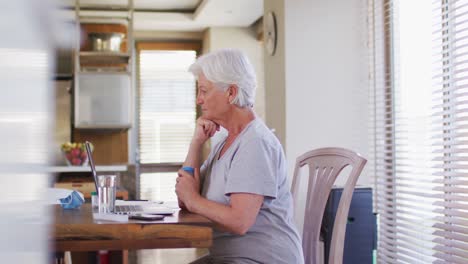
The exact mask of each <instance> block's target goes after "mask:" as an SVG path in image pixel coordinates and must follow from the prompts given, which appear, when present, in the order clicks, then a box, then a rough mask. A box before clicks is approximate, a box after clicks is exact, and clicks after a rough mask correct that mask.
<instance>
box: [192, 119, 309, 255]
mask: <svg viewBox="0 0 468 264" xmlns="http://www.w3.org/2000/svg"><path fill="white" fill-rule="evenodd" d="M224 142H225V139H224V140H222V141H221V142H220V143H219V144H217V145H216V146H214V148H213V149H212V151H211V153H210V155H209V156H208V159H207V160H206V161H205V163H204V164H203V165H202V167H201V176H202V177H203V179H204V180H203V189H202V195H203V196H204V197H206V198H207V199H209V200H212V201H216V202H218V203H222V204H229V202H230V194H231V193H253V194H259V195H263V196H264V197H265V198H264V202H263V204H262V206H261V208H260V211H259V213H258V216H257V219H256V221H255V223H254V225H253V226H252V227H251V228H250V229H249V230H248V231H247V233H246V234H245V235H243V236H240V235H235V234H231V233H227V232H220V231H216V230H215V231H214V234H213V246H212V247H211V248H210V259H211V261H214V262H215V263H288V264H291V263H303V262H304V261H303V255H302V246H301V238H300V236H299V233H298V232H297V229H296V227H295V224H294V220H293V203H292V197H291V193H290V192H289V189H288V184H287V168H286V161H285V157H284V153H283V149H282V147H281V144H280V143H279V141H278V139H277V138H276V137H275V136H274V135H273V133H272V132H271V131H270V130H269V129H268V128H267V127H266V125H265V124H264V123H263V122H262V121H261V120H259V119H258V118H257V119H255V120H253V121H252V122H250V123H249V124H248V125H247V126H246V127H245V128H244V130H243V131H242V132H241V133H240V134H239V135H238V136H237V138H236V139H235V141H234V143H233V144H232V145H231V146H230V147H229V149H228V150H227V151H226V152H225V153H224V154H223V156H222V157H221V158H219V152H220V150H221V148H222V146H223V145H224Z"/></svg>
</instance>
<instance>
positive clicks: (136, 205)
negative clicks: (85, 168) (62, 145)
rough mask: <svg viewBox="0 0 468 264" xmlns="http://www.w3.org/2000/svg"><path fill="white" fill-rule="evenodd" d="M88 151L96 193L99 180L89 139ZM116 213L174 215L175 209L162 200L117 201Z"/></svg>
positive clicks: (86, 143)
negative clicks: (163, 203) (164, 203)
mask: <svg viewBox="0 0 468 264" xmlns="http://www.w3.org/2000/svg"><path fill="white" fill-rule="evenodd" d="M85 147H86V152H87V154H88V162H89V166H90V167H91V172H92V173H93V179H94V186H95V188H96V193H97V192H98V181H97V173H96V167H95V166H94V160H93V156H92V152H91V143H89V142H88V141H86V142H85ZM113 213H115V214H124V215H132V214H159V215H172V214H173V213H174V209H173V208H170V207H166V206H162V205H161V202H151V201H122V200H116V201H115V210H114V212H113Z"/></svg>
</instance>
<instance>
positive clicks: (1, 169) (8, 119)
mask: <svg viewBox="0 0 468 264" xmlns="http://www.w3.org/2000/svg"><path fill="white" fill-rule="evenodd" d="M2 3H3V6H2V8H1V9H0V36H1V37H0V82H1V84H2V85H1V88H0V89H1V93H2V96H0V145H1V146H2V151H0V186H2V191H1V192H0V233H1V234H2V236H1V237H0V256H1V258H2V263H39V264H40V263H51V261H50V256H51V254H49V250H50V249H49V248H48V245H49V244H50V243H49V241H48V240H49V236H50V235H49V232H50V230H49V229H50V223H51V221H52V217H51V216H52V215H51V213H52V212H53V211H49V210H48V207H47V205H46V203H45V198H46V191H47V188H46V187H47V186H48V185H49V183H50V175H49V173H47V166H49V165H51V153H52V152H51V151H52V148H51V146H52V143H51V142H52V138H53V133H54V122H55V120H54V116H55V115H54V112H53V111H54V110H53V106H54V101H53V100H54V98H55V97H54V96H55V95H54V89H53V86H52V77H51V76H52V72H53V69H54V65H53V62H54V58H53V54H54V49H55V48H56V47H57V46H59V45H61V46H62V47H63V46H67V45H69V44H70V43H71V42H69V41H66V40H64V39H61V37H60V36H62V34H61V33H62V30H63V29H61V25H62V21H60V20H59V19H57V16H56V14H57V10H56V9H55V7H54V5H53V4H54V3H55V2H53V1H50V0H47V1H34V0H16V1H2ZM64 24H65V23H63V25H64Z"/></svg>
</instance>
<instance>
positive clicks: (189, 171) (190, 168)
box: [182, 166, 195, 175]
mask: <svg viewBox="0 0 468 264" xmlns="http://www.w3.org/2000/svg"><path fill="white" fill-rule="evenodd" d="M182 169H183V170H184V171H186V172H188V173H190V174H191V175H194V173H195V169H194V168H193V167H190V166H184V167H182Z"/></svg>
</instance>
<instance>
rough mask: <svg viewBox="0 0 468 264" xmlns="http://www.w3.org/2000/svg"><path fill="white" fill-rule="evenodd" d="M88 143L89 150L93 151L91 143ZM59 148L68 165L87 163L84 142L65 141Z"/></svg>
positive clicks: (84, 164)
mask: <svg viewBox="0 0 468 264" xmlns="http://www.w3.org/2000/svg"><path fill="white" fill-rule="evenodd" d="M90 145H91V151H93V149H94V147H93V145H92V144H90ZM60 148H61V150H62V153H63V154H64V155H65V160H66V161H67V164H68V165H69V166H86V165H88V153H86V146H85V144H84V143H75V142H65V143H63V144H62V145H61V146H60Z"/></svg>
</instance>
